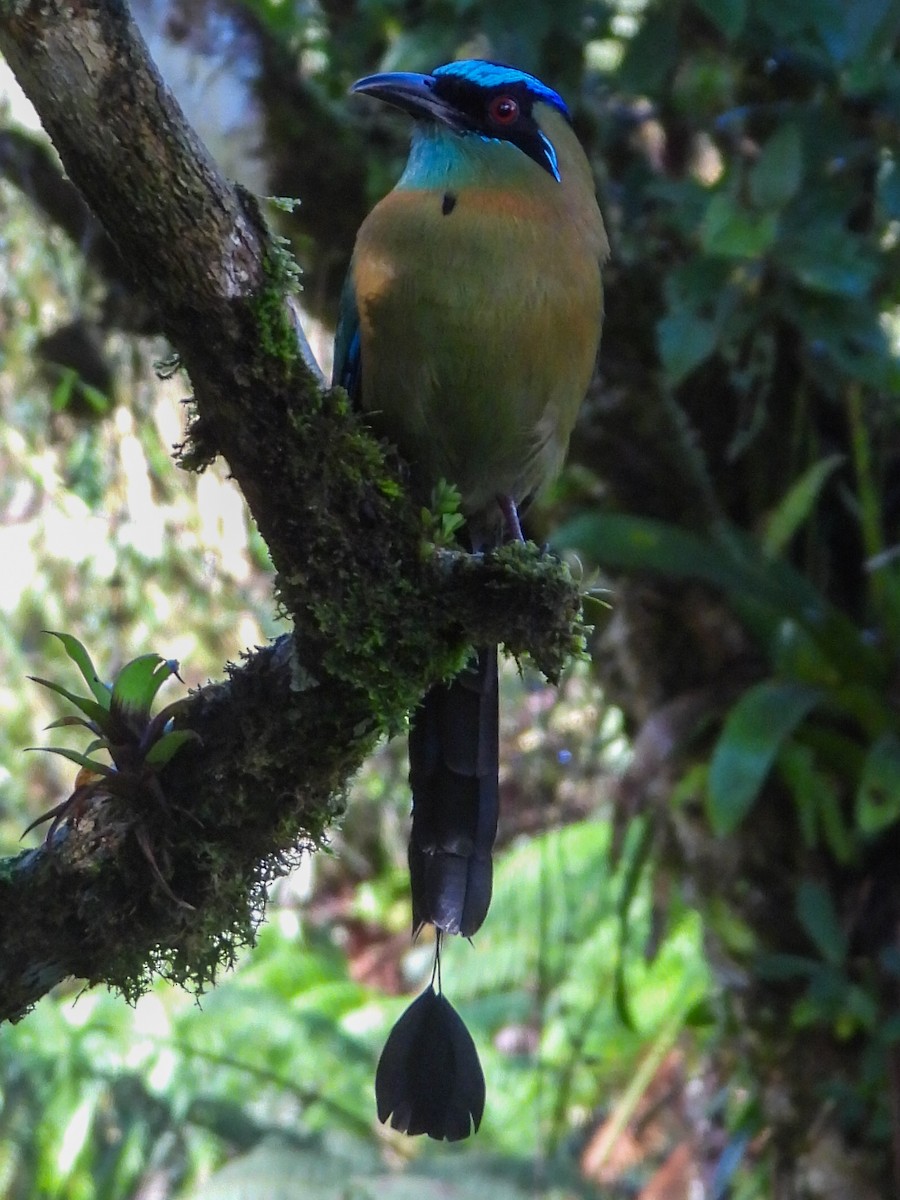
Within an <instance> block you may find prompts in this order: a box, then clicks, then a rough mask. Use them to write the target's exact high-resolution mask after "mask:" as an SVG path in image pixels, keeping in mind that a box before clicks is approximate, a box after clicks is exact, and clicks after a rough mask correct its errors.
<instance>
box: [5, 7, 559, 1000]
mask: <svg viewBox="0 0 900 1200" xmlns="http://www.w3.org/2000/svg"><path fill="white" fill-rule="evenodd" d="M0 50H2V52H3V53H4V54H5V56H6V57H7V59H8V61H9V62H10V64H11V66H12V67H13V70H14V71H15V72H16V74H17V76H18V78H19V81H20V83H21V84H22V86H23V88H24V89H25V91H26V92H27V94H28V96H29V98H30V99H31V101H32V103H33V104H34V105H35V107H36V108H37V110H38V112H39V114H40V115H41V118H42V120H43V122H44V124H45V127H46V129H47V131H48V133H49V134H50V136H51V138H52V139H53V141H54V143H55V145H56V148H57V150H58V152H59V154H60V157H61V159H62V161H63V164H64V166H65V169H66V171H67V173H68V174H69V176H70V178H71V179H72V181H73V182H74V183H75V184H76V185H77V187H78V188H79V190H80V191H81V193H82V194H83V196H84V198H85V200H86V201H87V202H88V204H89V205H90V207H91V209H92V210H93V212H94V213H95V215H96V216H97V218H98V219H99V220H100V222H101V224H102V225H103V227H104V228H105V229H106V231H107V233H108V234H109V235H110V237H111V238H112V240H113V242H114V243H115V245H116V247H117V249H118V251H119V254H120V256H121V259H122V262H123V264H124V265H125V268H126V269H127V270H128V271H130V273H131V274H132V275H133V277H134V279H135V281H136V283H137V284H139V286H140V288H141V289H142V291H143V292H144V294H145V295H146V296H147V297H148V299H149V301H150V302H151V303H152V304H153V305H154V306H155V307H156V308H157V309H158V310H159V313H160V320H161V324H162V327H163V328H164V330H165V331H166V333H167V335H168V337H169V339H170V340H171V342H172V344H173V346H174V347H175V348H176V350H177V351H178V353H179V355H180V357H181V361H182V363H183V364H184V366H185V367H186V368H187V370H188V372H189V375H190V378H191V382H192V385H193V389H194V402H195V406H196V413H195V418H194V421H193V423H192V427H191V430H190V434H189V437H188V440H187V442H186V443H185V446H184V447H183V448H182V454H181V457H182V463H183V465H185V466H188V467H201V466H202V465H204V464H205V463H207V462H209V461H210V460H211V459H212V458H213V457H214V456H215V455H217V454H221V455H223V456H224V457H225V458H226V460H227V461H228V464H229V467H230V469H231V471H232V473H233V475H234V476H235V478H236V479H237V481H238V483H239V484H240V486H241V488H242V490H243V491H244V494H245V496H246V497H247V500H248V503H249V504H250V507H251V510H252V512H253V515H254V517H255V519H256V521H257V523H258V525H259V528H260V531H261V533H262V535H263V536H264V538H265V539H266V542H267V543H268V546H269V549H270V552H271V555H272V559H273V562H274V564H275V566H276V569H277V572H278V574H277V590H278V595H279V599H280V601H281V603H282V605H283V606H284V608H285V610H286V611H287V613H288V614H289V615H290V616H291V617H292V619H293V621H294V634H293V635H292V636H290V637H285V638H282V639H280V640H279V641H278V642H277V643H275V644H274V645H273V646H270V647H267V648H265V649H262V650H257V651H256V652H254V653H253V654H251V655H249V656H248V657H247V659H246V661H245V662H244V663H243V664H242V665H241V666H240V667H234V666H231V667H229V669H228V679H227V681H226V682H224V683H221V684H216V685H212V686H210V687H207V688H204V689H202V690H201V691H200V692H198V693H196V694H195V695H194V696H193V697H192V699H191V702H190V704H189V706H188V707H187V709H186V711H185V713H184V714H183V715H182V716H181V718H180V723H182V724H184V725H185V726H188V727H190V728H192V729H194V730H196V731H197V732H198V733H199V734H200V736H201V738H202V743H201V746H200V747H199V748H188V749H185V750H183V751H181V752H180V753H179V754H178V755H177V756H176V757H175V759H174V760H173V762H172V763H171V764H170V766H169V767H168V768H167V770H166V772H165V774H164V775H163V776H162V787H163V795H164V803H159V804H157V805H156V806H155V807H154V808H152V810H148V809H147V807H146V798H145V799H144V800H143V801H142V803H141V804H140V805H138V804H136V803H135V802H132V801H128V800H127V799H122V798H121V797H120V798H112V797H109V798H104V799H102V800H98V801H97V802H96V803H94V804H92V805H90V806H89V807H88V811H87V812H86V813H84V814H83V815H82V816H81V818H80V819H79V820H78V821H77V822H70V823H68V824H67V825H66V826H64V827H63V828H62V829H61V830H60V831H59V833H58V834H57V835H56V837H55V838H54V841H53V844H52V846H50V847H48V848H44V849H42V850H39V851H29V852H27V853H25V854H23V855H21V856H19V857H18V858H17V859H14V860H11V861H10V862H7V863H5V864H3V870H2V871H0V1017H6V1018H9V1017H12V1018H15V1017H17V1016H20V1015H21V1014H22V1013H23V1012H25V1011H26V1010H27V1008H28V1007H29V1006H30V1005H31V1004H33V1003H34V1002H35V1000H36V999H38V998H39V997H40V996H41V995H42V994H44V992H46V991H47V990H48V988H49V987H51V986H53V984H54V983H56V982H57V981H58V980H59V979H61V978H63V977H65V976H66V975H70V974H71V975H77V976H80V977H83V978H85V979H87V980H88V981H89V982H97V981H101V980H103V981H106V982H108V983H110V984H111V985H113V986H115V987H118V988H120V989H122V990H123V991H124V992H125V993H126V994H127V995H134V994H135V993H136V992H137V991H139V990H140V989H141V988H142V987H143V986H145V985H146V982H147V980H148V979H149V976H150V974H151V972H152V971H154V970H156V969H162V970H165V971H166V972H167V973H168V974H169V975H170V976H172V977H173V978H175V979H176V980H178V981H180V982H184V983H192V984H193V985H194V986H197V987H203V986H204V985H205V984H207V983H209V982H211V981H212V980H213V979H214V977H215V973H216V970H217V968H218V967H219V966H221V965H223V964H225V965H227V964H228V963H229V962H230V961H231V959H232V957H233V955H234V952H235V949H236V947H237V946H239V945H240V944H241V943H243V942H246V941H248V940H250V939H251V938H252V936H253V930H254V926H255V922H256V920H257V919H258V914H259V911H260V908H261V905H262V903H263V900H264V892H265V887H266V885H267V884H268V883H269V882H270V880H271V879H272V878H273V877H274V876H275V875H277V874H278V873H280V872H282V871H284V870H285V869H286V867H287V865H288V864H289V862H290V859H291V857H292V856H293V855H294V854H295V852H296V847H297V846H298V845H306V846H315V845H317V844H319V843H320V842H321V840H322V838H323V836H324V834H325V831H326V829H327V826H328V823H329V822H330V820H331V819H333V817H334V815H335V814H336V813H337V812H339V811H340V809H341V807H342V795H343V789H344V787H345V784H346V780H347V779H348V778H349V777H350V775H351V774H352V773H353V772H354V771H355V770H356V769H357V767H358V766H359V764H360V763H361V762H362V760H363V758H364V757H365V755H366V754H367V753H368V752H369V751H370V750H371V748H372V747H373V745H374V744H375V742H376V741H377V739H378V738H379V737H381V736H383V735H384V734H385V733H390V732H394V731H396V730H397V729H399V728H401V727H402V724H403V722H404V719H405V714H406V713H407V712H408V710H409V709H410V708H411V707H413V706H414V705H415V704H416V703H417V701H418V698H419V697H420V696H421V694H422V692H423V691H424V690H425V688H426V687H427V686H428V684H429V683H430V682H433V681H434V680H435V679H438V678H442V677H445V676H446V675H448V674H449V673H452V672H453V671H454V670H455V669H458V668H459V666H460V664H461V661H462V657H463V655H464V654H465V648H466V646H467V645H468V644H472V643H483V642H491V641H500V640H502V641H505V642H506V643H507V645H508V646H509V647H510V648H511V649H513V651H514V652H517V653H518V652H522V651H524V650H526V649H528V650H530V651H531V652H532V654H534V655H535V657H536V659H537V661H538V663H539V665H541V666H542V667H543V668H544V669H545V670H546V671H547V673H548V674H550V675H551V676H555V675H557V674H558V672H559V669H560V667H561V665H562V662H563V661H564V658H565V655H566V654H567V653H568V652H569V651H570V650H571V648H572V646H573V639H575V638H576V637H577V635H578V625H577V613H578V589H577V587H576V586H575V584H574V583H573V581H572V580H571V578H570V577H569V575H568V573H567V572H566V571H565V570H564V569H563V568H561V567H560V565H559V564H557V563H554V562H552V561H551V560H547V559H546V558H542V557H541V556H540V555H539V554H538V552H537V551H536V550H534V548H533V547H531V548H529V547H519V546H513V547H506V548H504V549H503V550H502V551H500V552H498V553H497V554H495V555H493V556H491V558H490V559H489V560H487V561H484V562H482V561H480V560H477V559H473V558H470V557H469V556H465V555H446V554H444V555H437V556H435V555H426V554H423V547H422V529H421V524H420V519H419V516H418V512H417V510H416V508H415V507H414V506H413V505H412V504H411V503H410V502H409V501H408V499H407V498H406V496H405V493H404V490H403V487H402V475H401V471H400V466H399V464H398V463H397V461H396V459H395V457H394V455H393V453H392V452H391V451H390V450H389V449H386V448H385V447H383V446H381V445H379V444H378V443H377V442H376V441H375V440H374V439H373V438H372V436H371V435H370V434H369V432H368V431H367V430H366V428H365V427H364V426H363V425H362V423H361V421H360V420H359V417H358V415H357V414H356V413H354V412H353V411H352V410H351V409H350V408H349V406H348V404H347V401H346V397H345V396H344V394H343V393H342V392H329V391H327V390H325V389H324V386H323V383H322V380H321V376H320V374H318V372H317V369H316V368H315V366H314V364H313V362H312V358H311V355H310V354H309V352H308V348H307V347H306V344H305V340H304V338H303V335H302V331H301V329H300V327H299V323H298V320H297V316H296V306H295V304H294V302H293V300H292V298H291V295H290V292H291V290H292V283H293V278H292V274H291V268H290V263H289V262H288V260H286V258H285V256H284V255H283V252H282V251H281V250H280V249H279V248H278V246H277V244H275V243H273V241H272V240H271V239H270V238H269V236H268V234H267V231H266V229H265V227H264V224H263V222H262V220H261V218H260V216H259V212H258V209H257V207H256V204H255V202H254V201H253V199H252V197H249V196H248V195H247V194H246V193H244V192H242V191H241V190H240V189H237V188H234V187H232V186H230V185H229V184H228V183H227V182H226V181H225V180H224V179H223V178H222V177H221V176H220V175H219V173H218V172H217V170H216V168H215V165H214V164H213V163H212V162H211V161H210V159H209V157H208V155H207V153H206V152H205V150H204V148H203V147H202V146H201V145H200V144H199V143H198V141H197V139H196V137H195V136H194V134H193V133H192V131H191V130H190V128H189V127H188V126H187V124H186V123H185V121H184V118H183V116H182V114H181V113H180V111H179V109H178V107H177V105H176V104H175V101H174V99H173V98H172V96H171V95H170V94H169V92H168V91H167V89H166V88H165V85H164V84H163V82H162V81H161V79H160V78H159V75H158V74H157V72H156V69H155V67H154V66H153V63H152V62H151V61H150V59H149V57H148V55H147V53H146V49H145V47H144V45H143V42H142V41H141V39H140V35H139V34H138V32H137V30H136V28H135V26H134V24H133V23H132V21H131V19H130V17H129V15H128V12H127V9H126V8H125V7H124V5H123V4H122V2H121V0H82V2H80V3H77V4H75V3H64V2H63V0H39V2H38V0H27V2H17V3H12V2H11V0H0ZM147 846H149V847H150V849H151V852H152V856H153V858H154V860H155V862H156V863H157V864H158V868H159V871H160V873H161V875H162V876H163V877H164V878H165V881H166V885H167V887H168V889H169V891H170V892H171V893H173V894H174V895H175V896H177V897H178V898H179V900H181V901H182V902H183V903H182V904H176V903H175V902H174V901H173V900H172V899H171V896H170V895H167V893H166V888H164V887H163V886H161V884H160V882H159V880H158V879H157V877H156V875H155V873H154V871H153V870H152V869H151V866H150V863H149V861H148V857H147V854H146V847H147Z"/></svg>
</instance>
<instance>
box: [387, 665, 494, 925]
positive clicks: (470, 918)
mask: <svg viewBox="0 0 900 1200" xmlns="http://www.w3.org/2000/svg"><path fill="white" fill-rule="evenodd" d="M498 769H499V749H498V713H497V648H496V646H492V647H490V648H488V649H483V650H480V651H479V652H478V655H477V657H476V658H475V660H474V661H473V663H472V664H471V665H470V666H469V667H467V668H466V670H465V671H463V672H462V673H461V674H460V675H458V676H457V677H456V678H455V679H454V680H452V681H451V682H450V683H447V684H440V685H439V686H438V687H434V688H432V689H431V691H430V692H429V693H428V694H427V695H426V697H425V699H424V700H423V701H422V705H421V707H420V708H419V710H418V712H417V713H416V714H415V717H414V719H413V724H412V729H411V730H410V735H409V781H410V786H411V788H412V797H413V814H412V833H411V836H410V842H409V875H410V884H411V887H412V906H413V930H414V931H418V930H419V929H421V927H422V926H423V925H426V924H432V925H435V926H436V927H437V928H438V929H439V930H442V931H443V932H444V933H460V934H462V935H463V936H464V937H469V936H471V935H472V934H473V933H475V932H476V931H477V930H478V929H479V928H480V927H481V923H482V921H483V920H484V918H485V916H486V915H487V911H488V908H489V907H490V903H491V888H492V882H493V867H492V863H491V852H492V850H493V846H494V838H495V837H496V835H497V817H498V812H499V785H498Z"/></svg>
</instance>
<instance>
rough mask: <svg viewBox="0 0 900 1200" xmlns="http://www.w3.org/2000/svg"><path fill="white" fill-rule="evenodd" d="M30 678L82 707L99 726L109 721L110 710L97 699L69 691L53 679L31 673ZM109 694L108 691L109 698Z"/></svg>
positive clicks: (77, 706)
mask: <svg viewBox="0 0 900 1200" xmlns="http://www.w3.org/2000/svg"><path fill="white" fill-rule="evenodd" d="M28 678H29V679H30V680H31V681H32V683H39V684H40V685H41V687H45V688H49V689H50V691H51V692H56V694H57V695H58V696H62V697H63V698H64V699H65V700H68V701H69V702H70V703H71V704H74V705H75V707H76V708H80V709H81V711H82V712H83V713H84V715H85V716H86V717H87V718H88V720H89V721H93V723H94V724H95V725H96V726H98V727H99V728H101V729H102V728H103V727H104V726H105V725H107V724H108V722H109V712H108V709H107V708H106V707H104V706H103V705H102V704H98V703H97V701H96V700H91V699H89V698H88V697H87V696H76V695H75V693H74V692H70V691H68V690H67V689H66V688H64V687H61V686H60V684H58V683H54V682H53V681H52V680H51V679H40V678H39V677H38V676H37V675H29V676H28ZM108 699H109V694H108V693H107V700H108Z"/></svg>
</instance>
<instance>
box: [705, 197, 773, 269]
mask: <svg viewBox="0 0 900 1200" xmlns="http://www.w3.org/2000/svg"><path fill="white" fill-rule="evenodd" d="M777 232H778V218H777V216H776V214H775V213H771V212H765V213H755V212H750V211H749V209H746V208H743V207H742V206H741V205H740V203H739V202H738V201H737V200H736V199H735V198H734V197H733V196H731V195H729V194H727V193H726V192H718V193H717V194H716V195H715V196H713V198H712V199H711V200H710V202H709V205H708V206H707V209H706V212H705V214H704V216H703V220H702V221H701V223H700V242H701V245H702V247H703V249H704V250H705V251H706V253H707V254H715V255H720V256H721V257H723V258H759V257H760V256H761V255H763V254H765V252H766V251H767V250H768V249H769V247H770V246H771V245H772V243H773V242H774V241H775V237H776V234H777Z"/></svg>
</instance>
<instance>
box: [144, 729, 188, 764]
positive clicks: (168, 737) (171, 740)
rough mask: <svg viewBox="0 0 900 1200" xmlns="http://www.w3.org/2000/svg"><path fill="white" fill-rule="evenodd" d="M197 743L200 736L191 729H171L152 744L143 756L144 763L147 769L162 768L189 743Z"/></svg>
mask: <svg viewBox="0 0 900 1200" xmlns="http://www.w3.org/2000/svg"><path fill="white" fill-rule="evenodd" d="M199 741H200V734H199V733H195V732H194V731H193V729H173V730H172V731H171V732H169V733H164V734H163V736H162V737H161V738H160V739H159V741H157V742H154V743H153V745H152V746H151V747H150V749H149V750H148V751H147V753H146V755H145V756H144V762H145V763H146V764H147V765H148V766H149V767H156V768H159V767H164V766H165V765H166V763H167V762H170V761H171V760H172V758H174V756H175V755H176V754H177V753H178V751H179V750H180V749H181V748H182V747H183V746H186V745H187V744H188V743H189V742H195V743H198V742H199Z"/></svg>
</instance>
